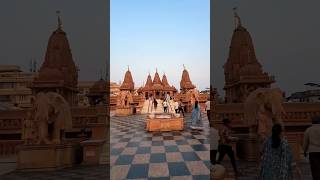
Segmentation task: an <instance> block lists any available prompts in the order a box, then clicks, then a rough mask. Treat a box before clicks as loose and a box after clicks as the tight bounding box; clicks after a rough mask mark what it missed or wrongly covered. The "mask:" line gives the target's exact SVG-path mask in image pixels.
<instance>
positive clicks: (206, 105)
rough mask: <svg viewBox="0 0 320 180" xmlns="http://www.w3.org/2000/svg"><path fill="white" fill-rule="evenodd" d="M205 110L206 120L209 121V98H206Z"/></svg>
mask: <svg viewBox="0 0 320 180" xmlns="http://www.w3.org/2000/svg"><path fill="white" fill-rule="evenodd" d="M205 110H206V112H207V116H208V120H209V122H210V100H208V101H207V102H206V104H205Z"/></svg>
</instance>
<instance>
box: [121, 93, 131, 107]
mask: <svg viewBox="0 0 320 180" xmlns="http://www.w3.org/2000/svg"><path fill="white" fill-rule="evenodd" d="M131 103H133V97H132V94H131V93H130V92H129V91H121V92H120V94H119V98H118V103H117V106H118V107H119V108H125V107H130V105H131Z"/></svg>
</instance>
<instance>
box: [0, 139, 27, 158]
mask: <svg viewBox="0 0 320 180" xmlns="http://www.w3.org/2000/svg"><path fill="white" fill-rule="evenodd" d="M20 144H23V141H22V140H0V156H7V155H12V154H16V153H17V151H16V147H17V146H18V145H20Z"/></svg>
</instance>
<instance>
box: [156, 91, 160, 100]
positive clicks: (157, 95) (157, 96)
mask: <svg viewBox="0 0 320 180" xmlns="http://www.w3.org/2000/svg"><path fill="white" fill-rule="evenodd" d="M156 98H157V99H159V98H160V92H159V91H157V92H156Z"/></svg>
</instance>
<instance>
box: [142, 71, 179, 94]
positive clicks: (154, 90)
mask: <svg viewBox="0 0 320 180" xmlns="http://www.w3.org/2000/svg"><path fill="white" fill-rule="evenodd" d="M176 92H177V89H176V88H175V87H174V86H170V85H169V83H168V80H167V76H166V75H165V74H163V76H162V81H161V79H160V76H159V74H158V71H156V73H155V75H154V78H153V81H152V80H151V76H150V74H149V75H148V77H147V82H146V84H145V86H144V87H141V88H139V89H138V93H139V94H142V95H143V96H144V97H145V98H146V99H148V97H150V96H153V97H155V98H156V99H163V98H164V95H165V94H167V93H168V94H170V96H174V95H175V93H176Z"/></svg>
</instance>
